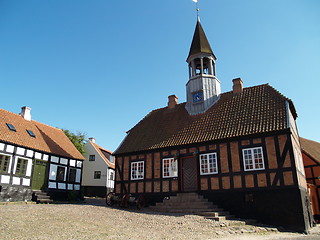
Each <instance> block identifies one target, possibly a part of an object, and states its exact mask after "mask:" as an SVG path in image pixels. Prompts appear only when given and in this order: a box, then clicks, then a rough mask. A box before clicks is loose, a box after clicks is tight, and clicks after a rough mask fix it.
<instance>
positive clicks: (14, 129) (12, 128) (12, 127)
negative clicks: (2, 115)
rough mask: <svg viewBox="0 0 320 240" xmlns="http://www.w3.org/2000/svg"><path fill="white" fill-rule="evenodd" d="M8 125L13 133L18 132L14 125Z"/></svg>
mask: <svg viewBox="0 0 320 240" xmlns="http://www.w3.org/2000/svg"><path fill="white" fill-rule="evenodd" d="M6 124H7V126H8V128H9V129H10V130H11V131H14V132H16V131H17V130H16V128H15V127H14V126H13V125H12V124H10V123H6Z"/></svg>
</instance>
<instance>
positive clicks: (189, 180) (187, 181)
mask: <svg viewBox="0 0 320 240" xmlns="http://www.w3.org/2000/svg"><path fill="white" fill-rule="evenodd" d="M182 175H183V181H182V184H183V188H182V189H183V191H184V192H195V191H197V190H198V177H197V175H198V174H197V162H196V160H195V158H194V157H187V158H182Z"/></svg>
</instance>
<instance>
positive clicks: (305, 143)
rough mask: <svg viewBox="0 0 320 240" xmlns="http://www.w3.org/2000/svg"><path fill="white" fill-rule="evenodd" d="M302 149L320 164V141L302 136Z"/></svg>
mask: <svg viewBox="0 0 320 240" xmlns="http://www.w3.org/2000/svg"><path fill="white" fill-rule="evenodd" d="M300 142H301V148H302V150H303V151H304V152H305V153H306V154H307V155H309V156H310V157H312V158H313V159H314V160H315V161H316V162H318V163H319V164H320V143H318V142H315V141H312V140H309V139H305V138H302V137H300Z"/></svg>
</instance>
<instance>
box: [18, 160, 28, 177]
mask: <svg viewBox="0 0 320 240" xmlns="http://www.w3.org/2000/svg"><path fill="white" fill-rule="evenodd" d="M27 166H28V160H27V159H24V158H18V159H17V166H16V171H15V174H16V175H20V176H25V175H26V173H27Z"/></svg>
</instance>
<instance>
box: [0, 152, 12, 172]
mask: <svg viewBox="0 0 320 240" xmlns="http://www.w3.org/2000/svg"><path fill="white" fill-rule="evenodd" d="M9 164H10V156H7V155H2V154H1V155H0V172H3V173H7V172H8V171H9Z"/></svg>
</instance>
